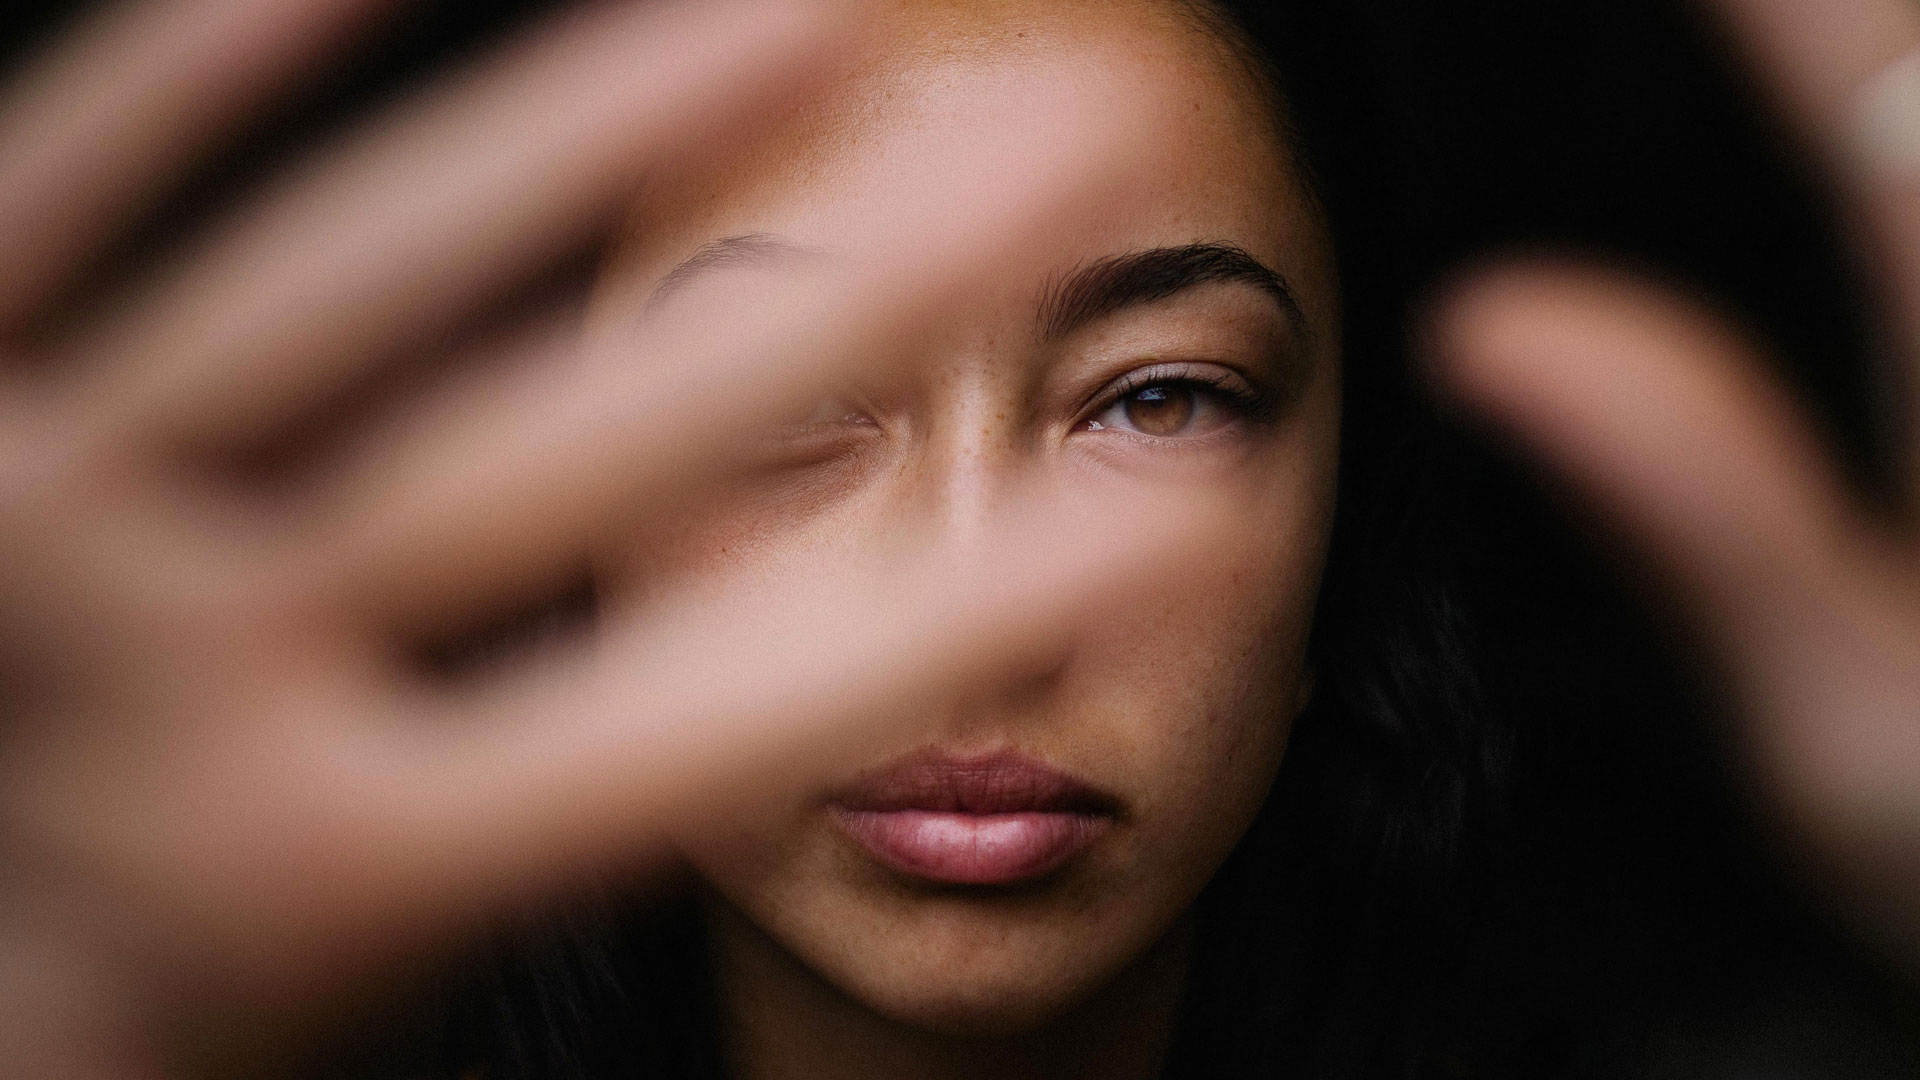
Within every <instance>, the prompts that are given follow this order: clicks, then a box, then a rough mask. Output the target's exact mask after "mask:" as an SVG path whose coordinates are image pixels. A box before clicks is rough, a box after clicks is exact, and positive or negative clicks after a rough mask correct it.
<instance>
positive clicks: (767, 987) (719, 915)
mask: <svg viewBox="0 0 1920 1080" xmlns="http://www.w3.org/2000/svg"><path fill="white" fill-rule="evenodd" d="M707 917H708V942H709V951H710V957H711V963H712V965H713V971H714V975H715V982H716V990H717V993H718V1002H717V1004H718V1007H719V1018H720V1032H721V1050H722V1054H723V1057H724V1059H725V1061H726V1065H727V1070H726V1071H727V1075H728V1077H729V1078H731V1080H799V1078H806V1080H839V1078H842V1077H846V1078H855V1077H859V1078H868V1077H874V1076H912V1077H916V1078H924V1080H947V1078H949V1077H952V1078H955V1080H958V1078H961V1077H967V1078H973V1080H1027V1078H1029V1077H1032V1078H1036V1080H1038V1078H1042V1077H1044V1078H1047V1080H1076V1078H1080V1077H1086V1078H1094V1077H1098V1078H1101V1080H1152V1078H1154V1077H1157V1076H1159V1075H1160V1073H1161V1071H1162V1070H1163V1069H1164V1068H1165V1065H1166V1059H1167V1054H1168V1052H1169V1049H1170V1047H1171V1045H1172V1042H1173V1035H1174V1027H1175V1025H1176V1023H1177V1022H1178V1020H1179V1012H1180V1005H1181V1001H1182V998H1183V996H1184V990H1185V984H1186V975H1187V971H1188V968H1189V966H1190V964H1191V960H1192V952H1193V935H1192V933H1191V929H1190V927H1189V926H1188V925H1187V924H1185V923H1182V924H1181V925H1180V926H1179V927H1178V928H1177V929H1176V930H1174V931H1173V932H1170V933H1169V934H1168V935H1167V936H1166V937H1165V938H1163V939H1162V940H1161V941H1160V942H1158V943H1157V944H1155V945H1154V946H1153V947H1152V948H1150V949H1148V950H1147V951H1146V953H1144V954H1143V955H1141V956H1140V957H1139V958H1138V959H1136V960H1135V961H1134V962H1133V963H1132V964H1131V965H1130V966H1128V967H1127V968H1126V969H1125V970H1124V971H1122V972H1121V973H1120V974H1119V975H1118V976H1116V977H1115V978H1114V979H1113V980H1112V981H1110V982H1109V983H1107V985H1106V986H1104V987H1103V988H1102V989H1100V990H1099V991H1097V992H1096V993H1094V994H1093V995H1092V996H1091V997H1090V998H1088V999H1087V1000H1085V1001H1083V1002H1081V1003H1079V1004H1077V1005H1075V1006H1074V1007H1072V1008H1071V1009H1069V1010H1068V1011H1067V1012H1065V1013H1064V1014H1062V1015H1060V1016H1058V1017H1055V1018H1053V1019H1051V1020H1049V1021H1047V1022H1045V1023H1043V1024H1042V1025H1040V1026H1039V1027H1036V1028H1034V1029H1032V1030H1027V1031H1021V1032H1018V1033H1015V1034H996V1035H955V1034H944V1033H939V1032H932V1031H927V1030H925V1029H922V1028H917V1027H913V1026H910V1025H907V1024H903V1023H900V1022H898V1021H894V1020H890V1019H888V1018H886V1017H884V1016H881V1015H880V1014H878V1013H876V1012H874V1011H873V1010H871V1009H869V1008H867V1007H866V1006H864V1005H862V1004H861V1003H860V1002H858V1001H855V1000H854V999H852V998H850V997H848V996H847V995H846V994H845V993H843V992H841V991H840V990H839V989H838V988H837V987H835V986H833V985H832V984H830V983H828V982H827V981H826V980H824V979H822V978H821V977H820V976H819V975H817V974H815V973H814V972H813V971H811V970H810V969H808V968H807V967H806V966H805V965H803V964H801V963H800V962H799V961H798V960H797V959H795V958H794V957H793V955H792V954H791V953H789V952H787V951H786V949H784V948H783V947H782V946H780V945H779V944H778V943H777V942H775V941H773V940H772V939H771V938H769V937H767V935H766V934H765V933H764V932H763V931H761V930H760V929H759V928H758V927H757V926H755V925H753V924H752V923H751V922H750V921H748V920H747V919H746V918H745V917H743V916H742V915H740V914H739V912H737V911H735V910H734V909H733V908H732V907H731V906H729V905H726V904H720V903H715V904H713V905H711V906H710V908H709V910H708V915H707Z"/></svg>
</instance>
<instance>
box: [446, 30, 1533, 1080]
mask: <svg viewBox="0 0 1920 1080" xmlns="http://www.w3.org/2000/svg"><path fill="white" fill-rule="evenodd" d="M1197 10H1199V11H1200V12H1202V13H1203V14H1205V15H1207V17H1208V20H1207V21H1208V22H1209V23H1213V24H1216V25H1217V28H1218V29H1219V30H1220V31H1221V32H1222V33H1223V34H1224V35H1226V39H1227V40H1228V42H1229V44H1231V45H1232V46H1233V47H1235V48H1236V49H1237V50H1240V51H1241V52H1242V54H1243V55H1244V56H1246V57H1247V58H1248V59H1249V60H1251V61H1252V62H1253V63H1254V64H1255V66H1256V69H1257V70H1258V71H1259V72H1260V74H1261V77H1262V78H1264V79H1269V80H1273V81H1274V83H1275V85H1276V86H1277V89H1278V96H1279V98H1280V100H1281V101H1282V102H1283V103H1284V106H1283V107H1284V110H1285V124H1284V126H1285V129H1286V131H1287V132H1288V133H1289V135H1290V137H1291V140H1292V141H1293V142H1294V143H1295V144H1296V147H1295V148H1296V150H1297V151H1298V152H1299V153H1300V154H1301V155H1302V161H1303V165H1304V166H1305V168H1306V170H1307V172H1308V173H1309V176H1310V182H1311V184H1312V186H1313V187H1314V189H1315V190H1316V192H1317V193H1318V195H1319V197H1320V200H1321V202H1322V204H1323V206H1324V208H1325V209H1326V211H1327V213H1328V216H1329V219H1330V221H1331V223H1332V226H1333V233H1334V237H1335V243H1336V250H1337V253H1338V259H1339V264H1340V268H1341V278H1342V288H1343V303H1344V307H1345V323H1346V325H1345V328H1344V333H1345V341H1346V382H1347V390H1346V401H1347V405H1346V417H1345V424H1344V434H1343V445H1342V466H1341V467H1342V478H1341V489H1340V496H1339V506H1338V510H1337V516H1336V523H1335V530H1334V542H1333V546H1332V553H1331V555H1330V562H1329V565H1328V568H1327V572H1326V577H1325V580H1324V584H1323V589H1322V597H1321V601H1320V606H1319V613H1318V616H1317V622H1316V626H1315V630H1314V640H1313V643H1312V650H1313V664H1314V670H1315V672H1316V681H1315V693H1314V699H1313V701H1312V703H1311V704H1310V705H1309V707H1308V709H1307V710H1306V712H1305V713H1304V714H1303V715H1302V716H1301V717H1300V718H1299V719H1298V721H1297V722H1296V725H1295V728H1294V731H1293V735H1292V739H1291V742H1290V744H1289V748H1288V751H1287V755H1286V758H1285V762H1284V764H1283V765H1282V768H1281V771H1280V775H1279V778H1278V780H1277V781H1276V783H1275V785H1274V787H1273V790H1272V793H1271V795H1270V797H1269V799H1268V801H1267V804H1266V806H1265V807H1264V808H1263V810H1262V811H1261V813H1260V815H1259V817H1258V819H1257V820H1256V822H1255V823H1254V825H1253V827H1252V828H1251V829H1250V830H1249V832H1248V834H1247V836H1246V837H1245V838H1244V839H1243V840H1242V842H1241V843H1240V845H1239V846H1238V848H1237V849H1236V851H1235V852H1234V854H1233V855H1232V856H1231V857H1230V859H1229V861H1228V862H1227V864H1226V865H1225V866H1224V867H1223V868H1222V870H1221V871H1220V872H1219V874H1218V875H1217V876H1216V878H1215V879H1214V881H1213V882H1212V883H1211V884H1210V885H1209V886H1208V888H1207V890H1206V891H1205V893H1204V895H1203V896H1202V898H1201V901H1200V904H1199V907H1198V920H1197V921H1198V925H1199V937H1200V949H1199V958H1198V961H1197V964H1196V968H1195V971H1194V976H1193V985H1192V987H1191V989H1190V992H1189V999H1188V1004H1187V1007H1186V1009H1185V1013H1184V1018H1183V1021H1182V1026H1181V1029H1180V1032H1179V1035H1178V1037H1177V1040H1176V1045H1175V1049H1174V1055H1173V1060H1172V1062H1171V1063H1170V1066H1169V1075H1170V1076H1183V1077H1184V1076H1191V1077H1203V1076H1261V1075H1275V1076H1278V1075H1285V1076H1289V1077H1315V1078H1329V1080H1331V1078H1361V1077H1369V1078H1371V1077H1383V1078H1387V1077H1393V1078H1398V1077H1412V1076H1416V1075H1419V1076H1425V1075H1457V1074H1458V1073H1459V1071H1460V1070H1461V1069H1463V1068H1464V1067H1466V1065H1467V1063H1468V1062H1469V1061H1471V1060H1472V1059H1473V1058H1474V1056H1475V1055H1476V1054H1477V1053H1478V1052H1479V1050H1478V1048H1477V1047H1476V1046H1475V1045H1474V1044H1473V1039H1472V1025H1471V1024H1469V1023H1467V1022H1466V1021H1467V1018H1468V1017H1469V1016H1471V1015H1474V1013H1473V1007H1472V1004H1471V1003H1472V1001H1473V1000H1474V996H1473V993H1472V984H1473V978H1472V975H1471V967H1472V965H1471V963H1470V960H1471V957H1472V955H1473V950H1472V948H1471V945H1470V943H1471V941H1472V935H1473V933H1474V931H1475V927H1476V919H1475V917H1474V900H1475V897H1476V896H1477V894H1478V892H1479V882H1480V879H1481V878H1482V877H1483V876H1484V875H1485V873H1486V870H1487V866H1488V854H1489V851H1490V847H1489V845H1490V842H1491V840H1492V838H1494V837H1496V836H1497V835H1498V829H1497V825H1496V822H1497V817H1498V811H1499V807H1500V803H1501V792H1502V791H1503V790H1504V786H1505V781H1504V777H1505V774H1506V771H1507V768H1508V756H1509V750H1508V744H1509V740H1508V737H1507V735H1506V734H1505V730H1506V729H1505V725H1504V724H1502V723H1500V722H1499V720H1498V717H1497V716H1496V715H1495V714H1494V713H1493V712H1492V711H1491V710H1490V709H1489V708H1488V704H1487V697H1488V695H1487V692H1486V691H1485V689H1484V688H1483V686H1482V684H1481V680H1480V673H1481V670H1482V665H1481V664H1480V663H1479V662H1478V661H1477V660H1476V654H1475V645H1474V634H1473V630H1472V625H1471V624H1472V620H1471V618H1470V616H1469V613H1468V611H1467V608H1466V605H1465V603H1464V602H1463V600H1462V598H1461V595H1460V590H1459V589H1458V588H1457V587H1456V584H1455V582H1454V579H1453V560H1452V553H1453V551H1454V550H1455V547H1456V545H1457V540H1458V538H1457V537H1456V536H1454V535H1453V534H1452V533H1451V532H1450V531H1449V529H1450V526H1449V523H1448V522H1447V520H1446V519H1445V518H1444V517H1443V516H1442V515H1441V514H1440V513H1439V512H1438V510H1439V507H1438V506H1437V502H1436V500H1437V494H1436V493H1438V492H1442V491H1444V490H1446V489H1447V488H1448V486H1449V485H1448V480H1447V476H1446V472H1447V470H1449V469H1450V468H1455V467H1457V465H1455V464H1453V462H1454V460H1455V459H1454V457H1453V456H1452V455H1450V453H1449V452H1448V451H1447V448H1446V446H1445V445H1444V440H1442V439H1441V438H1440V435H1439V428H1438V427H1437V425H1436V424H1435V423H1434V422H1433V420H1432V417H1431V415H1430V411H1429V410H1428V409H1427V407H1426V406H1425V404H1424V402H1423V401H1422V399H1421V398H1420V396H1419V395H1418V394H1417V393H1416V391H1415V389H1414V386H1415V381H1414V379H1413V378H1412V375H1411V372H1410V370H1409V366H1408V362H1407V358H1406V349H1405V347H1404V345H1405V340H1404V334H1405V330H1404V328H1405V327H1406V326H1407V325H1408V316H1407V313H1408V311H1409V309H1410V306H1411V303H1412V298H1413V297H1414V295H1415V290H1416V289H1417V288H1418V287H1419V286H1420V284H1421V278H1422V275H1423V273H1424V269H1425V267H1427V266H1428V265H1430V262H1429V260H1427V259H1426V258H1425V255H1426V253H1425V252H1424V251H1422V250H1421V248H1420V240H1419V238H1420V237H1424V236H1429V235H1431V234H1432V233H1433V226H1432V221H1431V217H1430V215H1428V214H1427V213H1425V211H1426V209H1427V208H1426V205H1425V200H1423V199H1422V198H1421V195H1420V192H1419V190H1418V189H1417V187H1416V186H1415V183H1416V182H1417V180H1418V179H1419V178H1420V177H1421V176H1423V175H1424V171H1423V169H1422V168H1421V166H1420V163H1419V162H1418V160H1417V159H1416V157H1415V156H1414V155H1415V154H1416V153H1417V150H1418V145H1419V144H1418V141H1417V139H1415V138H1414V137H1413V135H1414V132H1413V131H1412V128H1411V126H1410V125H1409V124H1408V122H1406V121H1404V120H1401V119H1398V118H1397V116H1396V112H1395V110H1394V109H1393V108H1392V107H1391V105H1392V101H1391V95H1390V94H1389V93H1388V92H1386V91H1385V90H1383V88H1384V87H1389V86H1390V85H1391V84H1390V80H1388V79H1387V78H1385V73H1383V72H1380V71H1377V70H1373V69H1371V68H1370V67H1369V65H1368V64H1367V62H1366V58H1367V57H1368V56H1369V55H1372V51H1371V49H1370V43H1369V41H1368V40H1367V28H1366V27H1365V26H1364V24H1362V23H1361V22H1360V21H1359V20H1358V18H1357V17H1355V16H1354V15H1353V14H1352V6H1351V5H1347V4H1341V3H1325V4H1296V5H1287V6H1285V7H1273V6H1268V5H1259V4H1254V3H1249V2H1239V0H1208V2H1207V3H1205V4H1203V5H1201V6H1199V7H1198V9H1197ZM699 933H700V931H699V927H698V925H697V922H696V921H695V920H694V919H693V918H692V917H691V916H690V915H688V914H686V913H685V912H683V911H677V910H676V911H666V912H661V911H653V912H650V913H641V914H632V913H624V914H623V913H621V912H620V911H619V908H618V905H617V904H614V905H608V906H607V907H605V908H604V909H595V910H593V911H582V912H577V913H575V914H574V915H573V916H571V917H570V918H569V919H567V920H565V921H562V922H556V923H555V924H553V925H552V926H550V927H548V928H546V929H545V930H543V931H541V932H539V933H534V934H527V935H523V936H520V937H519V938H518V939H517V940H516V941H515V942H513V943H512V944H511V945H510V946H509V947H508V948H506V949H505V950H504V951H503V954H502V957H501V960H500V963H499V964H498V965H497V967H496V968H495V969H494V970H493V972H492V973H491V975H490V977H489V978H488V979H487V980H486V981H485V983H484V985H482V986H481V987H479V989H478V990H477V992H476V993H475V994H474V995H473V997H472V1002H471V1006H470V1008H469V1009H468V1010H467V1011H466V1013H465V1014H464V1016H463V1019H462V1022H461V1023H460V1025H459V1026H458V1028H457V1030H456V1033H455V1044H456V1046H457V1047H458V1054H457V1057H458V1059H459V1061H460V1062H461V1063H462V1064H465V1063H468V1062H471V1061H474V1060H479V1061H483V1062H484V1063H485V1064H484V1068H485V1073H486V1075H487V1076H488V1077H489V1078H490V1080H558V1078H561V1077H586V1076H599V1075H614V1074H616V1073H618V1072H620V1071H622V1070H625V1071H630V1072H633V1073H634V1074H637V1075H671V1076H686V1077H704V1076H716V1075H718V1067H717V1062H716V1061H715V1058H714V1053H715V1051H714V1045H713V1039H712V1031H711V1026H710V1017H708V1016H707V1013H706V1006H707V1000H708V995H707V994H706V993H705V988H706V984H705V982H704V968H703V964H702V955H701V949H700V944H699Z"/></svg>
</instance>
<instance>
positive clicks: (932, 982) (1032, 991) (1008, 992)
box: [841, 958, 1100, 1038]
mask: <svg viewBox="0 0 1920 1080" xmlns="http://www.w3.org/2000/svg"><path fill="white" fill-rule="evenodd" d="M903 974H904V975H905V977H902V976H903ZM1073 975H1074V973H1071V972H1061V971H1057V970H1050V971H1033V970H1029V969H1027V968H1026V967H1025V966H1024V965H1021V964H1019V963H1018V962H1017V961H1015V960H1013V959H1012V958H1009V962H1008V963H1007V964H1005V965H1004V967H1002V968H1000V969H998V970H992V969H986V970H972V971H965V972H956V971H954V970H953V969H952V968H949V967H944V966H940V965H929V966H928V967H927V968H926V969H924V970H916V971H911V972H908V973H901V972H897V971H896V972H893V973H891V976H890V977H889V978H887V979H885V980H883V981H881V980H876V981H873V982H868V983H864V984H855V985H852V986H848V985H842V986H841V990H842V991H843V992H845V993H847V994H849V996H851V997H853V998H854V999H855V1000H857V1001H858V1002H860V1004H862V1005H864V1006H866V1007H867V1008H868V1009H871V1010H872V1011H873V1012H875V1013H878V1014H880V1015H881V1016H885V1017H887V1018H888V1019H890V1020H893V1021H896V1022H898V1023H901V1024H905V1025H908V1026H910V1027H914V1028H918V1029H920V1030H922V1031H928V1032H932V1033H935V1034H939V1035H947V1036H952V1037H956V1038H1002V1037H1007V1036H1014V1035H1021V1034H1025V1033H1026V1032H1029V1031H1034V1030H1036V1029H1038V1028H1041V1027H1044V1026H1045V1025H1047V1024H1048V1023H1049V1022H1051V1021H1053V1020H1056V1019H1058V1018H1059V1017H1060V1016H1061V1015H1062V1014H1064V1013H1067V1012H1070V1011H1072V1009H1073V1007H1074V1006H1075V1005H1078V1004H1079V1003H1080V1002H1081V1001H1082V1000H1084V999H1085V998H1086V997H1087V995H1088V993H1089V992H1090V991H1091V989H1092V988H1093V987H1094V986H1097V985H1098V983H1099V981H1100V980H1098V979H1097V978H1093V977H1086V978H1078V979H1076V978H1074V977H1073Z"/></svg>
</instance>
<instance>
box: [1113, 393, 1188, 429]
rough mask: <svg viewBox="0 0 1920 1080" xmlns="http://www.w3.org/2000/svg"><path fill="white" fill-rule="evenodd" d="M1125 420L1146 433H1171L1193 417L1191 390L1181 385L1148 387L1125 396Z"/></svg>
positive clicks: (1182, 426)
mask: <svg viewBox="0 0 1920 1080" xmlns="http://www.w3.org/2000/svg"><path fill="white" fill-rule="evenodd" d="M1125 408H1126V412H1127V422H1128V423H1131V424H1132V425H1133V426H1134V427H1135V428H1137V429H1138V430H1140V431H1143V432H1145V433H1146V434H1148V435H1173V434H1177V433H1178V432H1179V431H1180V430H1181V429H1183V428H1185V427H1186V426H1187V424H1189V423H1190V422H1192V420H1193V411H1194V400H1193V391H1192V390H1189V389H1187V388H1186V387H1184V386H1171V385H1166V384H1162V385H1160V386H1149V387H1145V388H1143V389H1140V390H1136V391H1134V392H1133V393H1131V394H1128V395H1127V400H1126V404H1125Z"/></svg>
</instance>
